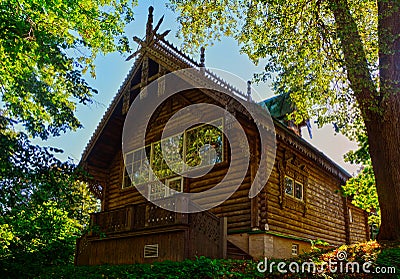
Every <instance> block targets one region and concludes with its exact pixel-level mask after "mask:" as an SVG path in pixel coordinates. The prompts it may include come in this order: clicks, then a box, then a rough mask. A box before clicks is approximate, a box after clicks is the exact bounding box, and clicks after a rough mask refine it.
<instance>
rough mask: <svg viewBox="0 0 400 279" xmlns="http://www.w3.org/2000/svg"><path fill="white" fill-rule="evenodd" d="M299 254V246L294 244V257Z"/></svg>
mask: <svg viewBox="0 0 400 279" xmlns="http://www.w3.org/2000/svg"><path fill="white" fill-rule="evenodd" d="M298 254H299V244H292V256H297V255H298Z"/></svg>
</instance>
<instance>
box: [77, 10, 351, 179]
mask: <svg viewBox="0 0 400 279" xmlns="http://www.w3.org/2000/svg"><path fill="white" fill-rule="evenodd" d="M149 12H150V13H149V19H148V24H147V31H146V39H145V40H140V39H138V38H137V37H135V38H134V39H135V41H136V42H138V43H139V44H140V49H139V51H137V52H136V53H135V54H134V55H137V58H136V60H135V62H134V64H133V66H132V68H131V69H130V71H129V73H128V74H127V76H126V78H125V80H124V82H123V83H122V85H121V86H120V88H119V90H118V92H117V94H116V96H115V97H114V99H113V100H112V102H111V104H110V106H109V107H108V109H107V110H106V112H105V114H104V115H103V117H102V119H101V121H100V123H99V124H98V126H97V128H96V130H95V132H94V134H93V135H92V137H91V139H90V141H89V143H88V144H87V146H86V148H85V149H84V151H83V154H82V158H81V162H80V164H81V165H83V166H84V167H86V168H87V169H88V170H89V172H90V168H92V167H94V168H96V169H98V170H100V172H101V170H106V169H107V168H108V167H109V165H108V164H109V163H110V162H111V160H112V159H113V157H114V156H115V155H116V154H117V153H118V152H119V151H120V150H121V137H122V129H123V123H124V120H125V115H123V113H122V105H123V96H124V94H125V93H126V92H128V93H129V94H131V93H130V90H131V86H132V85H135V84H139V83H140V77H139V70H140V68H141V63H142V61H143V58H144V57H146V56H147V57H149V58H151V59H153V60H156V61H157V63H160V64H163V65H162V66H163V67H164V68H166V69H167V71H169V72H172V71H176V70H180V69H184V68H196V69H200V68H201V66H202V65H201V63H198V62H196V61H195V60H194V59H192V58H191V57H189V56H187V55H186V54H184V53H183V52H182V51H180V50H179V49H178V48H177V47H175V46H174V45H173V44H171V43H170V42H168V41H167V40H166V39H165V38H164V37H165V35H166V34H167V33H168V32H164V33H163V34H161V35H160V34H157V33H156V32H154V31H157V29H158V27H159V25H160V22H162V19H161V20H160V22H159V23H158V24H157V26H156V28H155V29H153V28H152V21H153V19H152V9H151V8H150V9H149ZM134 55H131V57H133V56H134ZM205 76H206V77H207V78H208V79H209V80H211V81H212V82H214V83H215V84H217V85H218V86H221V87H223V88H224V89H226V90H228V91H230V92H232V93H233V94H235V95H236V96H239V97H240V98H241V99H244V100H248V99H250V96H249V95H247V94H245V93H243V92H242V91H240V90H238V89H237V88H235V87H233V86H232V85H230V84H229V83H227V82H226V81H224V80H223V79H221V78H220V77H218V76H217V75H215V74H214V73H212V72H211V71H208V70H207V69H206V70H205ZM138 79H139V80H138ZM263 102H264V103H265V104H266V105H268V106H270V107H271V108H272V109H273V111H272V116H275V117H276V118H274V124H275V126H276V127H277V128H278V129H277V130H279V133H278V131H277V136H278V137H280V138H281V139H282V140H284V141H285V142H287V143H288V144H289V145H291V146H293V147H294V148H295V149H297V150H299V151H300V152H302V153H304V154H306V155H308V157H309V158H310V159H312V160H313V161H315V162H316V163H317V164H318V165H320V166H321V167H323V168H324V169H326V170H327V171H328V172H330V173H332V174H333V175H335V176H336V177H338V178H339V179H340V180H342V181H345V180H347V179H348V178H349V177H350V175H349V174H348V173H347V172H346V171H345V170H344V169H342V168H341V167H340V166H338V165H337V164H336V163H335V162H333V161H332V160H331V159H329V158H328V157H327V156H326V155H324V154H323V153H322V152H320V151H318V150H317V149H316V148H315V147H313V146H312V145H311V144H310V143H308V142H307V141H305V140H304V139H302V138H300V137H298V136H297V135H296V134H294V133H293V132H292V131H291V130H290V129H288V128H287V127H286V126H285V125H283V124H282V123H280V122H279V121H277V119H279V118H280V117H282V116H283V114H284V113H285V112H286V110H289V109H290V107H288V106H287V104H286V103H287V98H286V97H285V96H276V97H273V98H271V99H267V100H265V101H263ZM275 110H276V111H275ZM100 159H101V160H100ZM94 162H96V163H94ZM106 176H107V174H106V173H105V174H104V177H106Z"/></svg>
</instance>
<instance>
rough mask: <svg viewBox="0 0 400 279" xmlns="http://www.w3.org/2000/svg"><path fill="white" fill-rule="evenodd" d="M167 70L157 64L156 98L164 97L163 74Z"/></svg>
mask: <svg viewBox="0 0 400 279" xmlns="http://www.w3.org/2000/svg"><path fill="white" fill-rule="evenodd" d="M166 73H167V70H166V69H165V68H164V67H163V66H162V65H160V64H158V75H159V78H158V84H157V85H158V96H161V95H164V92H165V74H166Z"/></svg>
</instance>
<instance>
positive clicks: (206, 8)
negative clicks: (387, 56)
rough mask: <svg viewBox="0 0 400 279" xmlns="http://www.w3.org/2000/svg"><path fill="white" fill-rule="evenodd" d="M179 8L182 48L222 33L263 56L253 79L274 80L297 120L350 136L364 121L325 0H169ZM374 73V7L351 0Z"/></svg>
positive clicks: (255, 58)
mask: <svg viewBox="0 0 400 279" xmlns="http://www.w3.org/2000/svg"><path fill="white" fill-rule="evenodd" d="M170 2H171V4H170V7H171V8H172V9H173V10H174V11H176V12H178V13H179V15H180V16H179V17H178V21H179V23H180V26H181V28H180V32H179V35H180V36H181V37H182V38H183V39H184V42H185V47H186V48H187V49H191V50H193V49H199V46H201V45H207V44H210V43H212V42H213V41H215V40H219V39H220V38H221V37H222V36H230V37H233V38H234V39H236V40H237V42H238V43H239V45H240V46H241V52H242V53H244V54H247V55H248V57H249V58H250V59H251V60H252V61H253V62H254V63H258V62H259V60H260V59H266V61H267V62H266V66H265V72H264V73H259V74H257V75H256V76H255V77H256V79H257V80H258V81H265V80H267V79H269V78H273V80H274V82H273V87H274V90H275V92H277V93H285V92H289V93H290V97H291V98H292V100H293V101H294V102H295V103H296V106H297V111H296V113H295V114H293V115H292V117H293V118H295V120H296V121H297V122H301V121H302V120H303V119H308V118H310V117H316V118H317V119H318V123H319V124H320V125H322V124H324V123H328V122H335V123H336V124H337V126H338V127H340V128H342V131H343V132H344V133H346V134H347V135H348V136H350V138H351V139H355V136H356V135H355V134H354V130H353V129H349V128H354V127H357V128H359V127H362V126H363V123H362V120H361V118H360V113H359V109H358V107H357V103H356V102H355V98H354V95H353V94H352V89H351V88H350V84H349V81H348V78H347V72H346V68H345V66H344V59H345V58H344V54H343V51H342V49H341V46H340V38H339V36H338V30H337V28H336V26H335V18H334V14H333V12H332V10H331V7H330V2H331V1H305V0H300V1H286V0H272V1H271V0H259V1H231V0H221V1H184V0H183V1H180V0H172V1H170ZM349 4H350V7H349V8H350V10H351V13H352V15H353V16H354V18H355V19H356V21H357V25H358V28H359V32H360V34H361V39H362V42H363V43H364V46H365V52H366V54H367V60H368V67H369V69H370V70H371V72H373V73H375V76H374V80H375V83H376V85H377V79H376V71H377V61H378V37H377V6H376V3H375V2H374V1H358V0H357V1H349Z"/></svg>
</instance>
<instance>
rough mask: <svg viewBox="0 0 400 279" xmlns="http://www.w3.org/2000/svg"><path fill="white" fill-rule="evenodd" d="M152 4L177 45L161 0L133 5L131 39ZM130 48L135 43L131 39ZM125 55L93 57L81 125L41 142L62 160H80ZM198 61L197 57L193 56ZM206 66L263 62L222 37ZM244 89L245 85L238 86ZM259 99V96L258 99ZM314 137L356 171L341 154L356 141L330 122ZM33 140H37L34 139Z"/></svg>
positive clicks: (266, 93) (172, 18) (122, 73)
mask: <svg viewBox="0 0 400 279" xmlns="http://www.w3.org/2000/svg"><path fill="white" fill-rule="evenodd" d="M150 5H152V6H154V8H155V9H154V21H155V23H156V22H157V21H158V19H159V18H160V17H161V16H162V15H165V18H164V22H163V24H162V25H161V27H160V32H163V31H164V30H167V29H171V32H170V34H169V35H168V37H167V39H168V40H169V41H170V42H172V43H173V44H174V45H176V46H180V44H181V41H179V40H178V39H177V38H176V36H175V35H176V32H177V29H178V28H177V23H176V15H174V14H173V13H172V12H171V11H170V10H169V9H168V8H166V7H165V5H164V3H163V1H139V6H137V7H135V8H134V12H135V21H134V22H133V23H132V24H130V25H129V26H127V28H126V33H127V34H128V36H129V37H130V38H132V37H133V36H138V37H143V36H144V34H145V28H146V21H147V13H148V7H149V6H150ZM131 44H132V45H133V48H134V49H136V47H137V45H136V44H135V43H133V42H131ZM125 58H126V57H123V56H121V55H120V54H118V53H112V54H109V55H107V56H106V57H104V56H102V57H98V59H97V60H96V63H95V64H96V75H97V77H96V79H92V78H90V77H89V76H87V80H88V82H89V83H90V85H91V86H93V87H94V88H96V89H97V90H98V91H99V94H97V95H96V96H95V97H94V103H93V104H91V105H89V106H79V107H78V110H77V117H78V118H79V119H80V121H81V122H82V124H83V126H84V128H83V129H79V130H78V131H75V132H68V133H66V134H64V135H61V136H60V137H57V138H52V139H50V140H48V141H46V142H44V143H41V144H43V145H45V146H55V147H58V148H62V149H63V150H64V153H63V154H60V155H59V156H58V157H60V158H61V159H67V158H68V157H70V158H72V159H73V160H74V161H75V162H76V163H77V162H79V160H80V157H81V154H82V152H83V150H84V148H85V146H86V144H87V143H88V142H89V139H90V137H91V136H92V134H93V132H94V130H95V129H96V127H97V125H98V123H99V122H100V119H101V117H102V116H103V114H104V113H105V111H106V109H107V107H108V106H109V104H110V103H111V100H112V98H113V97H114V96H115V94H116V93H117V91H118V88H119V87H120V85H121V84H122V81H123V80H124V79H125V77H126V75H127V73H128V71H129V69H130V67H131V66H132V65H133V62H134V61H133V60H131V61H129V62H126V61H125ZM194 59H196V60H198V57H194ZM206 67H212V68H217V69H221V70H224V71H228V72H230V73H233V74H235V75H237V76H239V77H241V78H242V79H244V80H249V79H251V78H252V76H253V73H255V72H260V71H262V69H263V63H262V62H261V63H259V65H258V66H255V65H254V64H252V62H251V61H250V60H249V59H248V58H247V56H245V55H241V54H239V46H238V45H237V43H236V42H235V41H234V40H233V39H230V38H224V39H223V40H222V41H221V42H215V44H214V46H212V47H209V48H207V50H206ZM240 89H241V90H242V91H244V92H245V91H246V88H240ZM255 89H256V90H257V92H258V94H259V95H260V97H259V98H262V99H266V98H268V97H271V96H273V93H272V91H271V90H270V88H269V86H268V84H261V85H259V86H255ZM257 99H258V98H257ZM312 128H313V139H309V137H308V134H307V131H306V130H304V131H303V135H304V138H305V139H306V140H308V141H309V142H310V143H311V144H312V145H314V146H316V147H317V148H318V149H320V150H321V151H322V152H324V153H325V154H326V155H328V156H329V157H330V158H332V159H333V160H334V161H335V162H337V163H338V164H339V165H341V166H342V167H343V168H345V169H346V170H347V171H349V172H350V173H353V172H355V171H356V170H357V169H358V166H354V165H350V164H347V163H345V162H344V161H343V154H344V153H345V152H346V151H347V150H349V149H354V148H356V144H355V143H351V142H349V141H348V140H347V139H346V138H345V137H344V136H342V135H334V132H333V128H332V125H326V126H325V127H323V128H322V129H317V127H316V126H315V125H314V124H313V127H312ZM35 142H37V143H38V142H39V141H37V140H35Z"/></svg>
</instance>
